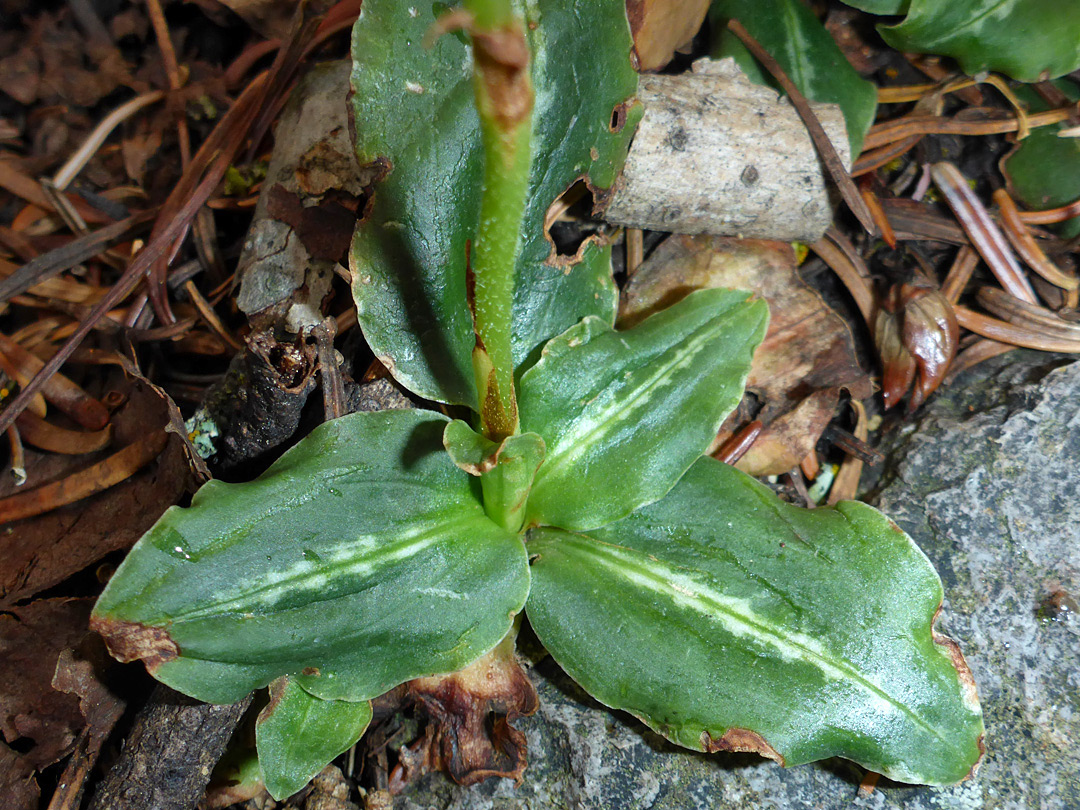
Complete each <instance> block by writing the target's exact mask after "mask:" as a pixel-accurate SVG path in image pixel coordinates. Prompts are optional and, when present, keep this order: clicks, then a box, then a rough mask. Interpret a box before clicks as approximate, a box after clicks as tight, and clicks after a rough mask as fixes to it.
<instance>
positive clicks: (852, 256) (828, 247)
mask: <svg viewBox="0 0 1080 810" xmlns="http://www.w3.org/2000/svg"><path fill="white" fill-rule="evenodd" d="M810 249H811V250H812V251H814V253H816V254H817V255H818V257H819V258H820V259H821V260H822V261H823V262H825V264H827V265H829V267H830V268H832V271H833V272H834V273H836V275H837V276H838V277H839V278H840V281H842V282H843V283H844V286H845V287H847V289H848V292H849V293H851V297H852V298H853V299H855V305H856V306H857V307H858V308H859V313H860V314H861V315H862V316H863V320H864V321H866V325H867V326H869V327H870V328H871V329H873V328H874V309H875V306H876V304H875V301H874V288H873V286H872V285H871V283H870V271H869V270H868V269H867V267H866V264H865V263H864V262H863V260H862V257H861V256H859V255H858V253H857V252H856V251H855V249H854V247H852V245H851V243H850V242H849V241H848V240H847V237H845V236H844V235H843V234H841V233H840V232H839V231H837V230H835V229H834V228H830V229H829V230H827V231H825V236H824V237H823V238H821V239H819V240H818V241H816V242H814V244H812V245H810Z"/></svg>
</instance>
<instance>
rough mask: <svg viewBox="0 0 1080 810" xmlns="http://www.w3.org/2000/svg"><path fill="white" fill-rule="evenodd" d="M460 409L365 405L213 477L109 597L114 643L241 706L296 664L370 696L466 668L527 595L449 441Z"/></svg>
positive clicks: (100, 607) (172, 680)
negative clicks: (244, 477)
mask: <svg viewBox="0 0 1080 810" xmlns="http://www.w3.org/2000/svg"><path fill="white" fill-rule="evenodd" d="M446 423H447V420H446V418H445V417H442V416H440V415H438V414H434V413H430V412H426V411H412V410H402V411H384V412H378V413H357V414H352V415H350V416H346V417H343V418H341V419H335V420H333V421H331V422H327V423H326V424H324V425H321V426H319V427H318V428H316V429H315V430H314V431H312V433H311V435H310V436H308V437H307V438H306V439H304V440H303V441H301V442H300V443H299V444H297V445H296V446H295V447H294V448H292V449H291V450H289V451H288V452H287V453H285V455H283V456H282V457H281V458H280V459H279V460H278V461H277V462H276V463H274V464H273V465H272V466H271V467H270V469H268V470H267V471H266V473H264V474H263V475H262V476H260V477H259V478H258V479H256V480H255V481H252V482H249V483H246V484H226V483H223V482H221V481H211V482H210V483H208V484H206V485H205V486H204V487H203V488H202V489H200V490H199V491H198V492H197V493H196V494H195V497H194V498H193V499H192V504H191V506H190V507H189V508H187V509H179V508H176V507H173V508H171V509H169V510H168V511H167V512H166V513H165V514H164V515H163V516H162V518H161V519H160V520H159V521H158V522H157V523H156V524H155V525H154V527H153V528H151V529H150V531H149V532H147V533H146V535H144V536H143V538H142V539H141V540H140V541H139V542H138V543H137V544H136V546H135V547H134V548H133V549H132V551H131V553H130V554H129V555H128V557H127V559H126V560H124V562H123V564H122V565H121V566H120V568H119V569H118V570H117V572H116V574H115V575H114V576H113V578H112V580H111V581H110V582H109V584H108V586H107V587H106V589H105V592H104V593H103V594H102V596H101V599H100V600H99V601H98V603H97V605H96V607H95V608H94V613H93V617H92V621H93V625H94V627H95V629H97V630H98V631H99V632H100V633H101V634H102V635H104V636H105V637H106V640H107V641H108V642H109V645H110V648H111V649H112V651H113V653H114V654H115V655H117V657H120V658H122V659H125V660H134V659H136V658H142V659H144V660H145V661H146V663H147V667H148V668H149V669H150V670H151V672H152V674H153V675H154V676H155V677H156V678H157V679H158V680H160V681H162V682H164V683H166V684H168V685H169V686H171V687H173V688H174V689H177V690H179V691H181V692H184V693H185V694H188V695H192V696H193V697H196V698H199V699H200V700H206V701H208V702H211V703H227V702H232V701H234V700H238V699H239V698H241V697H243V696H244V695H246V694H247V693H248V692H249V691H251V690H252V689H254V688H256V687H259V686H265V685H266V684H268V683H269V682H270V681H271V680H273V679H274V678H277V677H279V676H281V675H291V676H294V680H296V681H297V682H298V683H300V684H301V685H302V686H303V687H304V688H305V689H306V690H308V691H309V692H311V693H312V694H315V695H317V696H318V697H322V698H334V699H346V700H366V699H369V698H372V697H375V696H376V695H379V694H382V693H383V692H385V691H386V690H387V689H390V688H391V687H393V686H396V685H397V684H399V683H402V682H403V681H406V680H409V679H411V678H415V677H419V676H421V675H432V674H438V673H444V672H451V671H453V670H456V669H458V668H460V667H462V666H464V665H465V664H468V663H469V662H470V661H472V660H474V659H475V658H477V657H478V656H480V655H481V654H483V653H484V652H486V651H487V650H489V649H491V648H492V647H493V646H494V645H495V644H497V643H498V642H499V640H500V639H501V638H502V637H503V636H504V635H506V632H507V630H508V629H509V628H510V624H511V621H512V618H513V616H514V614H516V613H517V612H518V611H519V610H520V609H521V606H522V605H523V604H524V602H525V597H526V595H527V594H528V590H529V571H528V562H527V559H526V557H525V549H524V547H523V545H522V543H521V540H520V538H518V537H517V536H515V535H513V534H511V533H509V532H507V531H505V530H503V529H501V528H499V527H498V526H496V525H495V524H494V523H492V522H491V520H490V519H489V518H488V517H487V515H485V514H484V508H483V505H482V504H481V503H480V499H479V497H478V495H479V493H478V490H479V487H477V486H475V485H474V484H473V482H472V480H471V479H470V478H469V476H467V475H466V474H465V473H463V472H462V471H461V470H459V469H458V468H457V467H455V466H454V465H453V463H452V462H451V461H450V458H449V457H448V456H447V454H446V453H444V452H443V450H442V442H441V438H442V433H443V429H444V428H445V426H446Z"/></svg>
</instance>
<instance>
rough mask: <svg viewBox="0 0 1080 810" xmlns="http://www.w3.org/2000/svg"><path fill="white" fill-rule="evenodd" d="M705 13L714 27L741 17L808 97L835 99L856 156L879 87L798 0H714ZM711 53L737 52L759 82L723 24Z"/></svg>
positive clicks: (756, 72) (742, 49)
mask: <svg viewBox="0 0 1080 810" xmlns="http://www.w3.org/2000/svg"><path fill="white" fill-rule="evenodd" d="M709 16H710V18H711V19H712V21H713V24H714V26H723V25H725V24H726V23H727V21H728V20H730V19H736V20H738V21H739V22H741V23H742V24H743V25H744V26H745V27H746V30H747V31H749V32H750V34H751V36H753V37H754V39H756V40H757V41H758V42H760V43H761V44H762V45H763V46H764V47H765V50H767V51H768V52H769V53H770V54H772V56H773V57H774V58H775V59H776V61H777V62H779V63H780V67H782V68H783V69H784V72H785V73H787V74H788V76H790V77H791V80H792V81H793V82H795V86H796V87H798V88H799V92H800V93H802V94H803V95H804V96H806V97H807V98H808V99H810V100H811V101H818V102H822V103H828V104H839V105H840V109H841V110H842V111H843V113H844V122H845V124H846V126H847V132H848V141H849V142H850V144H851V157H852V160H854V159H855V157H856V156H857V155H858V154H859V152H860V151H861V149H862V142H863V138H864V137H865V136H866V131H867V130H868V129H869V128H870V125H871V124H872V123H873V122H874V114H875V113H876V111H877V90H876V89H875V88H874V85H873V84H872V83H871V82H868V81H866V80H865V79H863V78H862V77H861V76H859V74H858V73H856V72H855V68H853V67H852V66H851V63H849V62H848V61H847V58H846V57H845V56H844V54H843V53H842V52H841V51H840V48H838V47H837V45H836V42H834V41H833V38H832V35H830V34H829V32H828V31H826V30H825V27H824V26H823V25H822V24H821V23H820V22H819V21H818V18H817V17H815V16H814V13H813V12H812V11H810V9H809V8H808V7H807V5H806V4H805V3H803V2H802V0H715V2H714V3H713V4H712V7H711V8H710V10H709ZM712 55H713V57H714V58H722V57H725V56H733V57H735V59H736V61H737V62H739V64H740V66H742V67H743V70H744V72H746V73H747V75H748V76H749V77H750V78H751V79H753V80H754V81H761V79H760V78H759V77H761V76H762V74H761V72H760V69H759V68H757V66H756V65H757V63H756V62H754V59H753V57H752V56H751V55H750V53H749V52H748V51H747V50H746V48H745V47H744V46H743V44H742V43H741V42H740V41H739V39H738V38H737V37H736V36H735V35H734V34H732V33H731V32H730V31H728V30H727V29H726V28H722V29H721V34H720V36H719V37H717V41H716V43H715V45H714V47H713V51H712ZM751 65H752V66H753V67H751Z"/></svg>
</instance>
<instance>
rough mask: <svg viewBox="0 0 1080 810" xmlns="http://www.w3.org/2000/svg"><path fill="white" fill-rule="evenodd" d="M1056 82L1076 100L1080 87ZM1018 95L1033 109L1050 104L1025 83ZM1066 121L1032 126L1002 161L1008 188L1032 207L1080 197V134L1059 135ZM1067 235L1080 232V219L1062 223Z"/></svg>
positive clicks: (1019, 89)
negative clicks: (1075, 135) (1071, 135)
mask: <svg viewBox="0 0 1080 810" xmlns="http://www.w3.org/2000/svg"><path fill="white" fill-rule="evenodd" d="M1054 85H1055V86H1056V87H1057V88H1058V89H1059V90H1061V91H1062V92H1063V93H1065V94H1066V95H1067V96H1068V97H1069V98H1070V99H1072V100H1073V101H1075V100H1076V99H1077V98H1078V97H1080V91H1078V89H1077V86H1076V85H1075V84H1073V83H1072V82H1070V81H1068V80H1065V79H1061V80H1059V81H1056V82H1054ZM1017 95H1019V96H1020V98H1021V100H1022V101H1025V102H1027V103H1028V106H1029V109H1030V111H1031V112H1039V111H1041V110H1045V109H1046V108H1047V105H1046V103H1045V102H1044V101H1043V100H1042V99H1041V98H1039V96H1038V95H1037V94H1035V93H1034V92H1032V91H1031V90H1030V89H1028V88H1026V87H1019V88H1017ZM1066 126H1068V125H1067V124H1053V125H1051V126H1047V127H1038V128H1037V129H1033V130H1032V131H1031V134H1030V135H1028V137H1026V138H1025V139H1024V140H1022V141H1021V142H1020V143H1019V144H1018V145H1017V146H1016V148H1015V149H1014V150H1013V151H1012V152H1010V153H1009V155H1008V156H1007V157H1006V158H1005V160H1004V161H1003V162H1002V165H1001V168H1002V171H1003V172H1004V174H1005V177H1006V179H1007V180H1008V181H1009V190H1010V191H1011V192H1012V194H1013V195H1014V196H1015V197H1016V198H1017V199H1018V200H1020V201H1021V202H1022V203H1024V205H1026V206H1028V207H1029V208H1035V209H1040V208H1056V207H1058V206H1061V205H1067V204H1068V203H1071V202H1073V201H1074V200H1077V199H1080V138H1059V137H1058V132H1060V131H1061V130H1062V129H1064V128H1065V127H1066ZM1059 231H1060V233H1062V235H1064V236H1075V235H1076V234H1077V233H1080V219H1072V220H1069V221H1067V222H1064V223H1062V225H1061V226H1060V228H1059Z"/></svg>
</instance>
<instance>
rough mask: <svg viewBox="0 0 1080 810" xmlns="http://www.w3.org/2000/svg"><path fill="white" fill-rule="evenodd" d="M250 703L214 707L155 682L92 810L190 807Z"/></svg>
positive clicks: (168, 809) (190, 808) (154, 809)
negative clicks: (157, 684) (155, 684)
mask: <svg viewBox="0 0 1080 810" xmlns="http://www.w3.org/2000/svg"><path fill="white" fill-rule="evenodd" d="M250 702H251V699H250V698H247V699H245V700H242V701H240V702H239V703H233V704H230V705H227V706H211V705H208V704H206V703H200V702H199V701H197V700H194V699H192V698H189V697H186V696H184V695H181V694H180V693H179V692H174V691H173V690H172V689H169V688H168V687H167V686H161V685H159V686H157V687H156V688H155V689H154V692H153V694H152V695H151V696H150V700H149V702H148V703H147V705H146V706H145V707H144V708H143V710H142V711H141V712H140V713H139V715H138V717H136V719H135V725H134V727H133V728H132V730H131V733H130V734H128V737H127V740H126V741H125V742H124V751H123V754H122V755H121V758H120V760H119V761H118V762H117V764H116V766H114V767H113V769H112V770H111V771H109V774H108V776H106V778H105V779H104V781H102V783H101V784H100V786H99V787H98V789H97V792H96V793H95V794H94V798H93V800H92V801H91V802H90V810H192V808H194V807H195V805H196V804H197V803H198V801H199V799H200V798H201V797H202V795H203V792H204V791H205V790H206V784H207V782H209V781H210V772H211V771H212V770H213V769H214V765H215V764H216V763H217V761H218V759H219V758H220V757H221V754H222V752H223V751H224V750H225V745H226V744H227V743H228V742H229V738H230V737H231V736H232V733H233V729H235V728H236V724H237V722H238V721H239V720H240V717H241V715H243V713H244V710H245V709H247V706H248V704H249V703H250Z"/></svg>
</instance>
